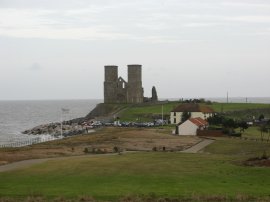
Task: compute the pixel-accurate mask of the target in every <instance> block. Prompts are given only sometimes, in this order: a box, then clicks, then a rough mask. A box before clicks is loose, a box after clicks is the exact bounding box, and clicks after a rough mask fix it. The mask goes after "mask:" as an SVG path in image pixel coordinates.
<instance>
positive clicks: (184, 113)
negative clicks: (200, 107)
mask: <svg viewBox="0 0 270 202" xmlns="http://www.w3.org/2000/svg"><path fill="white" fill-rule="evenodd" d="M190 117H191V113H190V112H187V111H185V112H183V113H182V116H181V122H185V121H186V120H188V119H189V118H190Z"/></svg>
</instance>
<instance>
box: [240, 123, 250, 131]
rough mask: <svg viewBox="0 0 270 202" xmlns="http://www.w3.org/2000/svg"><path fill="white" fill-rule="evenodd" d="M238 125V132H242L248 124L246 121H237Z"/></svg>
mask: <svg viewBox="0 0 270 202" xmlns="http://www.w3.org/2000/svg"><path fill="white" fill-rule="evenodd" d="M238 126H239V127H240V128H241V129H240V132H244V131H245V130H246V129H248V124H247V122H246V121H241V122H239V123H238Z"/></svg>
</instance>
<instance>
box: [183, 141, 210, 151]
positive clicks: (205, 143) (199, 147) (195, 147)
mask: <svg viewBox="0 0 270 202" xmlns="http://www.w3.org/2000/svg"><path fill="white" fill-rule="evenodd" d="M214 141H215V140H210V139H204V140H203V141H201V142H199V143H198V144H196V145H193V146H192V147H190V148H188V149H186V150H184V151H181V152H183V153H198V152H199V151H200V150H202V149H203V148H205V147H206V146H208V145H209V144H212V143H213V142H214Z"/></svg>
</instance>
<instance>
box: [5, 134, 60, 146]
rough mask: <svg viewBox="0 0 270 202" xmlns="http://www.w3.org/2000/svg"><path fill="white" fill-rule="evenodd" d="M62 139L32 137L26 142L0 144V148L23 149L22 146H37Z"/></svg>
mask: <svg viewBox="0 0 270 202" xmlns="http://www.w3.org/2000/svg"><path fill="white" fill-rule="evenodd" d="M62 138H63V137H61V136H58V137H54V136H47V137H34V138H29V139H27V140H22V141H14V142H10V143H5V144H1V143H0V148H6V147H23V146H28V145H33V144H38V143H42V142H48V141H52V140H57V139H62Z"/></svg>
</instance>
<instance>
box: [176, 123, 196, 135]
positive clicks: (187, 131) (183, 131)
mask: <svg viewBox="0 0 270 202" xmlns="http://www.w3.org/2000/svg"><path fill="white" fill-rule="evenodd" d="M197 129H198V126H197V125H195V124H194V123H192V122H191V121H189V120H187V121H185V122H184V123H182V124H181V125H180V126H178V132H179V135H197Z"/></svg>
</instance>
